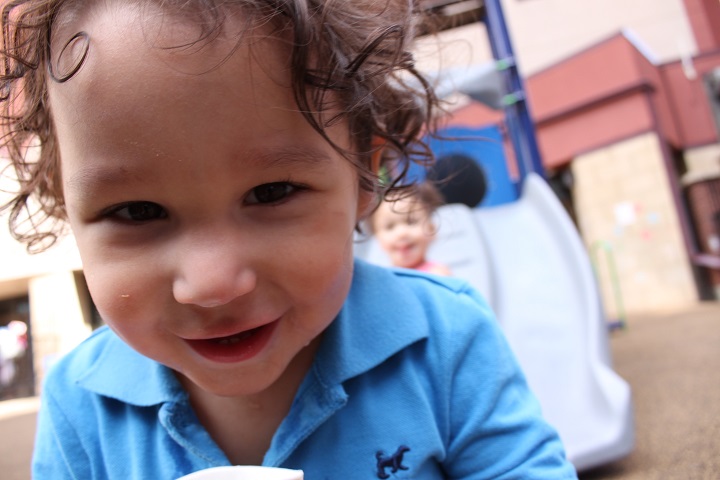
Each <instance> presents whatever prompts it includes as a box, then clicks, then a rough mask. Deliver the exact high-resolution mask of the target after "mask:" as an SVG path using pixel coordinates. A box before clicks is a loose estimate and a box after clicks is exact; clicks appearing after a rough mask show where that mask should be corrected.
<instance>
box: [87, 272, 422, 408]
mask: <svg viewBox="0 0 720 480" xmlns="http://www.w3.org/2000/svg"><path fill="white" fill-rule="evenodd" d="M97 335H106V336H107V337H106V338H105V339H104V344H103V345H102V353H101V354H100V356H99V357H98V358H97V360H96V361H95V362H94V363H93V365H92V366H91V367H90V369H89V370H87V371H86V373H85V374H84V375H82V376H81V377H80V378H78V380H77V383H78V384H79V385H80V386H82V387H84V388H86V389H88V390H90V391H92V392H95V393H98V394H100V395H103V396H107V397H111V398H115V399H117V400H120V401H122V402H125V403H129V404H132V405H137V406H151V405H157V404H160V403H164V402H168V401H172V400H175V401H179V400H182V399H183V398H185V397H186V394H185V392H184V391H183V389H182V387H181V386H180V382H178V380H177V378H175V375H174V373H173V372H172V370H170V369H169V368H167V367H164V366H163V365H161V364H159V363H157V362H155V361H154V360H151V359H149V358H147V357H145V356H143V355H141V354H139V353H137V352H136V351H135V350H133V349H132V348H131V347H129V346H128V345H127V344H125V342H123V341H122V340H120V339H119V338H118V337H117V336H116V335H115V333H113V332H112V331H109V330H108V329H107V327H104V328H103V329H102V331H99V332H97ZM427 335H428V322H427V319H426V315H425V313H424V311H423V309H422V307H421V305H420V303H419V301H418V299H417V296H416V295H415V294H414V293H413V292H412V291H411V290H410V289H409V287H407V286H406V284H405V283H403V282H401V281H400V280H399V279H398V274H397V272H396V273H393V271H391V270H388V269H385V268H381V267H376V266H373V265H370V264H368V263H365V262H363V261H361V260H356V261H355V266H354V274H353V281H352V286H351V288H350V292H349V294H348V298H347V299H346V301H345V303H344V305H343V308H342V310H341V311H340V314H339V315H338V317H337V318H336V319H335V321H333V323H332V324H331V325H330V326H329V327H328V329H327V331H326V332H325V333H324V336H323V342H322V345H321V347H320V350H319V352H318V357H317V358H316V360H315V371H316V372H317V373H318V374H319V375H320V377H321V378H322V380H323V382H324V383H326V384H339V383H342V382H344V381H345V380H348V379H350V378H353V377H355V376H357V375H360V374H361V373H364V372H366V371H368V370H370V369H372V368H373V367H375V366H377V365H379V364H381V363H382V362H384V361H385V360H387V359H388V358H389V357H391V356H392V355H394V354H395V353H397V352H398V351H400V350H402V349H404V348H405V347H407V346H409V345H411V344H413V343H415V342H417V341H419V340H421V339H423V338H425V337H427Z"/></svg>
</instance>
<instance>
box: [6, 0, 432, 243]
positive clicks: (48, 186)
mask: <svg viewBox="0 0 720 480" xmlns="http://www.w3.org/2000/svg"><path fill="white" fill-rule="evenodd" d="M97 1H98V0H9V1H6V2H4V6H3V8H2V18H1V22H2V25H1V28H2V45H0V60H1V61H2V64H1V66H0V122H1V123H0V130H1V131H2V137H1V140H0V149H3V150H4V155H3V156H6V157H7V158H8V159H9V164H8V165H6V166H4V168H3V169H2V173H3V175H5V176H8V177H11V178H13V179H14V180H15V181H16V182H17V184H18V189H17V191H14V192H12V194H11V199H10V200H9V201H8V202H7V203H5V204H0V212H4V211H7V212H8V214H9V226H10V231H11V234H12V235H13V237H14V238H16V239H17V240H19V241H21V242H23V243H25V244H26V245H27V248H28V251H31V252H37V251H42V250H44V249H45V248H47V247H48V246H50V245H52V244H53V243H54V242H55V240H56V239H57V238H58V235H59V234H60V233H61V231H62V228H63V226H64V224H65V220H66V212H65V205H64V201H63V192H62V182H61V169H60V159H59V149H58V145H57V139H56V135H55V128H54V125H53V119H52V115H51V113H50V111H49V109H48V106H47V105H48V101H47V100H48V98H47V82H51V81H54V82H64V81H67V80H70V79H71V78H72V76H73V75H74V74H75V73H76V72H77V70H79V68H80V66H81V65H82V61H83V59H84V56H82V55H81V58H80V59H79V60H78V62H77V64H76V65H74V67H71V68H70V69H69V71H66V72H64V73H63V74H62V75H61V76H58V75H57V72H56V70H57V68H55V69H54V68H53V65H52V60H51V59H52V52H51V48H52V49H56V50H58V51H60V52H61V51H62V50H63V49H64V48H68V47H69V46H70V44H71V42H78V41H80V42H84V48H85V54H87V50H88V49H90V48H92V41H91V39H90V38H87V35H86V34H84V32H78V33H77V34H76V35H75V36H73V37H72V38H71V40H70V41H69V42H67V43H66V44H64V45H62V44H61V45H55V44H54V43H53V29H54V26H55V22H56V21H57V20H58V18H61V16H62V15H63V14H65V12H68V11H79V10H81V9H82V8H83V7H86V6H89V5H92V4H94V3H95V2H97ZM118 1H134V2H135V3H143V2H155V3H157V4H158V5H161V6H162V7H163V8H164V9H168V10H172V11H173V12H177V13H181V14H184V15H186V17H187V18H188V19H191V20H192V22H194V23H197V25H198V27H199V28H200V35H199V37H198V39H197V42H209V41H212V39H213V38H215V37H216V36H218V35H219V34H220V32H221V30H222V27H223V24H224V19H225V18H226V16H227V15H228V14H229V13H230V12H232V11H235V10H236V9H237V8H239V9H241V10H242V11H243V12H245V13H247V14H248V15H249V18H250V19H251V20H252V21H253V22H255V24H256V25H257V24H266V25H272V26H273V28H274V29H275V32H276V33H277V34H278V35H281V36H282V37H283V38H286V39H290V49H291V56H290V62H291V76H292V77H291V84H292V89H293V92H294V96H295V100H296V102H297V104H298V107H299V109H300V111H301V112H302V113H303V115H304V116H305V118H306V119H307V121H308V122H309V123H310V125H311V126H312V127H313V128H314V129H315V130H316V131H317V132H319V133H320V134H321V135H322V136H323V137H324V138H325V139H326V140H327V141H328V142H330V143H331V144H332V145H333V147H334V148H335V149H336V150H338V151H339V152H340V153H342V154H343V155H344V156H345V157H346V158H347V159H348V160H349V161H352V162H353V163H354V164H355V166H356V167H357V169H358V172H359V174H360V184H361V188H363V189H365V190H369V191H375V192H378V193H380V192H379V189H380V185H381V182H380V181H379V178H378V176H377V173H376V172H374V169H373V168H372V166H371V165H370V163H371V160H370V159H371V156H372V154H373V153H374V152H376V151H378V150H380V149H382V164H381V165H380V166H381V167H383V168H382V170H383V171H384V172H385V173H384V175H385V176H386V177H385V178H384V179H383V180H384V181H383V182H382V190H383V193H384V192H395V191H399V190H402V189H404V188H405V187H406V185H405V184H404V177H405V174H406V173H407V170H408V167H409V165H410V162H421V163H426V162H429V161H430V159H431V158H432V154H431V152H430V151H429V149H428V148H427V146H426V145H425V144H424V143H423V142H422V141H421V140H420V136H421V134H422V133H423V130H424V128H425V126H426V125H427V124H428V122H429V121H430V119H431V118H432V111H433V109H434V108H435V107H436V106H437V99H436V97H435V96H434V94H433V91H432V88H431V87H430V86H429V85H428V83H427V82H426V81H425V79H423V77H422V75H420V74H419V73H418V72H417V70H415V66H414V64H413V58H412V55H411V53H410V46H411V42H412V40H413V36H414V30H415V28H416V27H417V26H418V22H419V18H420V12H419V9H418V7H417V6H416V0H363V1H361V0H118ZM180 47H183V48H185V47H187V45H182V46H179V47H178V48H180ZM56 56H57V54H56ZM338 107H339V108H338ZM331 109H332V112H337V111H340V112H341V113H339V114H335V115H334V116H329V115H328V112H329V111H330V110H331ZM340 120H343V121H345V122H346V123H347V125H348V126H349V131H350V135H351V138H352V139H353V140H354V145H353V147H354V149H355V150H354V151H352V152H351V151H344V150H343V149H342V148H340V147H339V146H337V145H336V144H334V143H333V142H332V141H331V140H330V139H329V138H328V136H327V135H326V134H325V129H326V128H327V127H329V126H330V125H332V124H333V123H335V122H337V121H340ZM376 167H377V166H376Z"/></svg>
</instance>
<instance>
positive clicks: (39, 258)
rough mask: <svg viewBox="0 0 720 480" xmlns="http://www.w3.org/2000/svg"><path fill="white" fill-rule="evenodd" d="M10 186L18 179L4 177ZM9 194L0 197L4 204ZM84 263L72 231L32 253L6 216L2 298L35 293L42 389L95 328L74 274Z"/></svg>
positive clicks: (0, 236)
mask: <svg viewBox="0 0 720 480" xmlns="http://www.w3.org/2000/svg"><path fill="white" fill-rule="evenodd" d="M6 191H10V192H11V191H13V184H12V182H11V181H10V179H9V178H8V177H6V176H3V177H2V178H0V192H6ZM7 198H8V197H7V194H5V195H4V196H2V197H0V203H4V201H6V199H7ZM81 268H82V266H81V262H80V255H79V253H78V250H77V246H76V245H75V241H74V239H73V237H72V235H67V236H65V237H64V238H62V239H61V240H60V241H59V242H58V243H57V244H56V245H54V246H53V247H51V248H50V249H48V250H47V251H45V252H43V253H39V254H35V255H31V254H29V253H27V251H26V249H25V246H24V245H22V244H20V243H18V242H17V241H16V240H15V239H13V238H12V236H11V235H10V232H9V230H8V225H7V215H0V300H2V299H7V298H13V297H18V296H24V295H27V296H28V297H29V300H30V324H31V332H32V339H31V340H32V342H33V367H34V370H35V381H36V392H39V391H40V385H41V383H42V380H43V378H44V375H45V372H46V370H47V368H49V366H50V365H51V364H52V362H53V361H54V360H56V359H57V358H58V357H59V356H60V355H62V354H63V353H66V352H68V351H69V350H70V349H71V348H72V347H73V346H74V345H76V344H77V343H78V342H80V341H82V339H84V338H85V337H87V335H88V334H89V333H90V324H89V318H87V317H88V315H87V313H86V310H87V309H84V308H83V302H85V300H84V298H83V295H84V290H82V289H78V286H77V285H76V282H75V277H74V273H73V272H75V271H78V270H80V269H81Z"/></svg>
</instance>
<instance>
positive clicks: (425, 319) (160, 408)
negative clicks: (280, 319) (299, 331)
mask: <svg viewBox="0 0 720 480" xmlns="http://www.w3.org/2000/svg"><path fill="white" fill-rule="evenodd" d="M229 464H230V463H229V461H228V459H227V457H226V456H225V454H224V453H223V452H222V451H221V450H220V449H219V447H218V446H217V445H216V444H215V442H214V441H213V440H212V439H211V438H210V436H209V434H208V433H207V432H206V430H205V429H204V428H203V427H202V425H200V423H199V422H198V420H197V417H196V416H195V414H194V412H193V410H192V408H191V406H190V403H189V400H188V396H187V394H186V393H185V391H184V390H183V389H182V387H181V386H180V384H179V382H178V381H177V379H176V378H175V376H174V374H173V372H172V371H171V370H169V369H168V368H166V367H164V366H162V365H160V364H158V363H157V362H155V361H153V360H150V359H148V358H146V357H144V356H142V355H140V354H138V353H136V352H135V351H134V350H132V349H131V348H130V347H128V346H127V345H126V344H125V343H123V342H122V341H121V340H120V339H119V338H118V337H117V336H116V335H115V334H114V333H113V332H112V331H111V330H109V329H107V328H101V329H99V330H98V331H97V332H96V333H94V334H93V335H92V336H91V337H90V338H89V339H88V340H86V341H85V342H84V343H83V344H81V345H80V346H79V347H78V348H76V349H75V350H74V351H73V352H71V353H70V354H68V355H67V356H65V357H64V358H63V359H62V360H61V361H59V362H58V363H57V364H56V366H55V367H54V368H53V369H52V371H51V372H50V373H49V374H48V376H47V379H46V382H45V386H44V389H43V392H42V407H41V410H40V414H39V420H38V431H37V439H36V447H35V453H34V458H33V478H34V479H35V480H42V479H65V478H73V479H82V480H86V479H104V478H108V479H122V480H128V479H141V478H152V479H168V480H171V479H175V478H178V477H180V476H182V475H185V474H188V473H191V472H193V471H196V470H200V469H203V468H208V467H212V466H221V465H229ZM263 464H264V465H269V466H279V467H286V468H294V469H302V470H304V471H305V478H306V480H320V479H331V480H345V479H377V478H380V479H385V478H389V479H410V478H412V479H415V480H422V479H444V478H450V479H553V480H558V479H566V478H576V474H575V470H574V468H573V467H572V465H571V464H570V463H568V462H567V460H566V459H565V454H564V451H563V447H562V445H561V443H560V440H559V438H558V436H557V434H556V432H555V431H554V430H553V428H551V427H550V426H549V425H548V424H547V423H545V421H544V420H543V419H542V417H541V414H540V408H539V406H538V403H537V401H536V399H535V398H534V397H533V395H532V394H531V393H530V391H529V390H528V386H527V384H526V382H525V378H524V376H523V374H522V373H521V371H520V369H519V367H518V364H517V362H516V360H515V358H514V356H513V355H512V353H511V351H510V349H509V347H508V344H507V342H506V340H505V338H504V336H503V334H502V333H501V331H500V330H499V328H498V325H497V323H496V322H495V320H494V319H493V317H492V314H491V312H490V310H489V309H488V307H487V305H486V304H485V302H484V301H483V300H482V299H481V298H480V297H479V295H478V294H477V293H476V292H475V291H474V290H472V289H471V288H470V287H468V285H467V284H465V283H464V282H462V281H459V280H457V279H453V278H438V277H431V276H428V275H424V274H421V273H417V272H412V271H407V270H388V269H383V268H379V267H375V266H371V265H368V264H366V263H363V262H361V261H356V264H355V273H354V278H353V284H352V287H351V290H350V294H349V296H348V298H347V300H346V302H345V305H344V306H343V309H342V311H341V312H340V314H339V315H338V317H337V318H336V319H335V320H334V321H333V323H332V324H331V325H330V327H328V329H327V330H326V331H325V333H324V335H323V340H322V345H321V347H320V349H319V351H318V354H317V357H316V359H315V362H314V365H313V366H312V368H311V370H310V371H309V372H308V374H307V376H306V378H305V379H304V381H303V383H302V385H301V386H300V389H299V391H298V393H297V395H296V398H295V400H294V402H293V405H292V407H291V410H290V412H289V414H288V416H287V417H286V418H285V419H284V420H283V422H282V423H281V425H280V427H279V428H278V430H277V432H276V433H275V436H274V437H273V440H272V444H271V446H270V449H269V450H268V452H267V453H266V455H265V459H264V461H263Z"/></svg>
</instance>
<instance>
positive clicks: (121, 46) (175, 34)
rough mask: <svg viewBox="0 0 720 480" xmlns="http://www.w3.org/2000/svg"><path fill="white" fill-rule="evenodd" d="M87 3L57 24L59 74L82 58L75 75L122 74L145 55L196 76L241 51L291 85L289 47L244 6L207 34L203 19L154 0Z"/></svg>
mask: <svg viewBox="0 0 720 480" xmlns="http://www.w3.org/2000/svg"><path fill="white" fill-rule="evenodd" d="M81 3H86V2H81ZM89 3H91V5H88V7H87V9H86V10H84V11H82V12H78V11H75V10H69V11H68V12H66V13H64V12H62V11H61V13H60V14H59V15H58V20H57V21H56V23H55V24H54V25H53V32H52V39H51V59H50V61H51V65H52V68H53V71H54V74H55V76H56V77H63V76H64V74H66V73H67V72H70V71H72V70H73V69H74V67H76V66H77V64H78V63H79V62H82V65H81V68H80V71H79V72H78V73H77V75H74V76H73V78H72V79H73V80H75V78H76V77H77V78H82V76H83V75H85V76H89V75H91V74H93V73H96V71H97V69H100V74H101V75H109V74H111V73H114V74H116V75H122V74H123V70H122V69H121V68H118V65H117V62H120V66H122V65H123V63H122V62H128V63H135V64H137V63H139V62H142V61H144V60H153V61H155V62H156V63H155V65H154V68H155V69H162V68H163V67H164V68H167V69H171V70H174V71H176V72H177V73H178V74H185V75H188V76H193V75H195V76H198V75H203V74H206V73H211V72H213V71H214V70H216V69H218V68H219V67H221V66H222V65H223V64H224V63H225V62H226V61H227V60H228V59H229V58H230V57H231V56H232V57H237V56H239V57H245V59H246V60H247V61H248V64H250V63H251V62H252V63H253V64H259V66H260V67H261V68H262V69H263V70H264V71H265V73H266V74H268V75H270V76H271V77H272V78H273V80H274V81H276V82H278V83H281V84H285V85H286V86H289V82H288V81H287V75H285V73H287V65H288V53H289V50H288V49H287V48H286V47H284V45H285V44H284V43H283V42H281V41H279V39H278V38H277V36H276V35H275V34H274V33H271V30H270V28H269V27H268V26H263V25H257V26H253V23H252V22H250V21H249V20H250V19H249V18H247V17H248V15H247V14H244V13H243V11H242V10H241V9H240V8H236V9H235V10H237V11H236V12H234V14H233V15H228V16H227V18H224V19H223V21H222V23H221V24H220V25H219V27H220V28H218V29H217V30H216V31H214V32H213V33H212V35H208V34H207V32H204V31H203V30H202V27H201V23H202V22H200V21H197V19H193V18H192V17H190V16H189V15H187V14H181V13H178V12H173V11H171V10H170V9H168V8H167V7H165V8H163V7H162V6H161V5H158V4H157V3H156V2H127V3H126V2H124V1H110V2H89ZM76 9H77V8H76ZM249 47H251V48H249ZM253 52H256V53H253ZM84 53H87V57H86V58H83V54H84ZM103 68H105V70H110V72H107V71H104V70H102V69H103ZM278 70H279V72H278ZM51 81H52V80H51Z"/></svg>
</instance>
